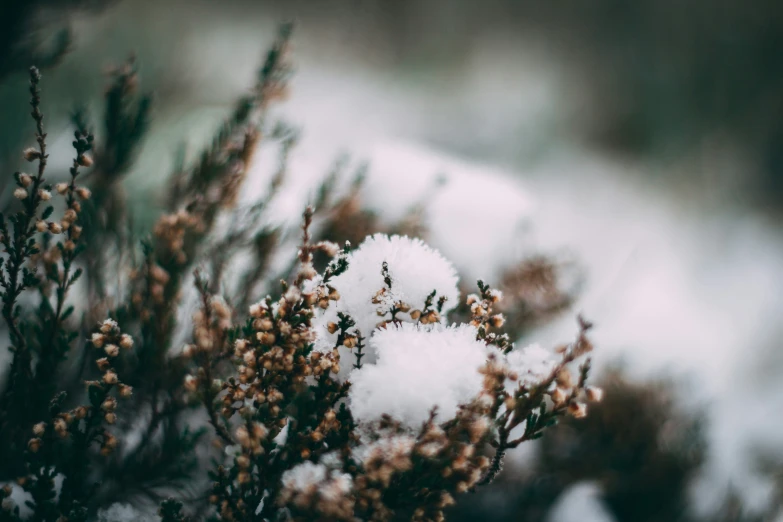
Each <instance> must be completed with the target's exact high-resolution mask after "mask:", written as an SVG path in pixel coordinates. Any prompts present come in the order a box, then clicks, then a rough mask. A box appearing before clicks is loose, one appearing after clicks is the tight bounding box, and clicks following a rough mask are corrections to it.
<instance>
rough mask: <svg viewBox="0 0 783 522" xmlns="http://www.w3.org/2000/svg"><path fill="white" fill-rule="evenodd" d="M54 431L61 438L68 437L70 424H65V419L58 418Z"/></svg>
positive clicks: (55, 421)
mask: <svg viewBox="0 0 783 522" xmlns="http://www.w3.org/2000/svg"><path fill="white" fill-rule="evenodd" d="M54 431H55V433H57V435H58V436H59V437H61V438H65V436H66V435H68V423H66V422H65V419H63V418H62V417H58V418H56V419H55V420H54Z"/></svg>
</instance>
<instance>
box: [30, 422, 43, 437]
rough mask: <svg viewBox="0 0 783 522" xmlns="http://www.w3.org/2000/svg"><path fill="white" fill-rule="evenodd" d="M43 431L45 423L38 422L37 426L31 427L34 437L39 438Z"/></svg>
mask: <svg viewBox="0 0 783 522" xmlns="http://www.w3.org/2000/svg"><path fill="white" fill-rule="evenodd" d="M45 431H46V423H45V422H39V423H38V424H36V425H35V426H33V435H35V436H36V437H41V436H42V435H43V434H44V432H45Z"/></svg>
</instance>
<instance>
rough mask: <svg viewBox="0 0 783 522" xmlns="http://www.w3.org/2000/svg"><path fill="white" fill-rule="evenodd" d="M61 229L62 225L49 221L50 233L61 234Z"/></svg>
mask: <svg viewBox="0 0 783 522" xmlns="http://www.w3.org/2000/svg"><path fill="white" fill-rule="evenodd" d="M62 231H63V227H61V226H60V224H59V223H55V222H51V223H49V232H51V233H52V234H61V233H62Z"/></svg>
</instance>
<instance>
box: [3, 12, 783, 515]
mask: <svg viewBox="0 0 783 522" xmlns="http://www.w3.org/2000/svg"><path fill="white" fill-rule="evenodd" d="M282 20H294V21H295V22H296V25H297V26H296V35H295V39H294V44H295V46H294V51H295V59H294V60H295V63H296V66H297V73H296V76H295V78H294V80H293V89H292V93H291V97H290V99H289V101H287V102H286V104H285V105H284V106H283V107H282V109H281V110H280V114H279V117H281V118H284V119H285V121H287V122H288V123H289V124H291V125H294V126H296V127H297V128H300V129H301V131H300V137H299V140H298V143H297V146H296V148H295V149H294V150H293V151H292V152H291V157H290V163H289V167H288V169H289V177H288V179H287V180H286V182H285V187H284V190H282V191H281V194H280V196H279V197H278V198H277V199H276V201H275V205H276V206H275V209H276V216H277V219H279V220H280V221H281V222H285V221H287V220H295V219H298V216H299V215H300V213H301V209H302V207H303V206H304V204H305V203H306V202H307V200H308V197H309V195H310V194H311V192H312V189H313V187H314V186H315V185H316V184H317V183H318V181H319V180H320V179H322V178H323V177H324V176H325V175H327V174H328V172H329V169H330V166H331V165H333V163H334V161H335V160H336V159H337V158H338V157H340V155H344V154H348V156H346V157H348V158H350V159H348V160H346V161H349V162H351V163H352V164H355V165H362V164H364V163H366V164H367V165H369V169H368V171H367V177H366V180H365V183H364V185H363V188H362V200H363V202H364V204H365V205H367V206H368V208H370V209H372V211H373V212H375V213H376V214H377V216H378V219H380V220H381V221H384V220H385V221H386V222H395V221H397V220H400V219H402V218H403V217H405V216H406V215H408V214H409V211H410V209H411V208H414V209H416V210H417V212H418V215H419V217H420V219H421V222H422V225H423V229H424V232H423V235H425V237H426V239H427V240H428V241H429V242H430V243H431V244H433V245H434V246H436V247H437V248H439V249H441V250H442V251H443V252H444V254H445V255H446V256H447V257H449V258H451V259H452V260H453V261H454V262H455V264H456V265H457V266H458V268H459V269H460V271H461V273H462V274H464V275H465V277H466V279H467V280H466V281H464V283H465V285H466V286H469V285H470V284H471V283H472V280H473V279H476V278H479V277H481V278H485V279H486V280H489V281H491V282H493V283H494V284H500V283H504V284H506V286H509V285H510V287H512V288H513V282H514V277H515V274H516V275H517V276H519V272H518V271H517V272H515V267H517V268H519V267H521V268H519V270H523V269H527V270H533V269H536V268H537V267H538V268H540V267H541V266H542V265H544V264H539V265H536V264H535V262H534V261H535V260H536V259H549V260H554V263H555V264H556V265H557V267H558V274H559V275H558V277H559V279H558V281H559V285H560V291H562V293H563V295H566V296H567V298H564V299H561V300H560V301H559V305H558V306H555V307H552V310H549V312H551V313H548V314H546V318H545V319H546V320H543V319H542V320H537V321H535V322H534V323H531V325H530V327H526V328H525V329H524V330H520V332H519V335H518V336H519V342H520V343H522V344H526V343H529V342H539V343H541V344H542V345H545V346H547V345H553V344H554V343H557V342H562V341H563V340H567V339H569V338H570V336H571V335H572V334H573V332H574V331H575V330H576V322H575V320H574V318H575V315H576V313H578V312H581V313H583V314H584V315H585V316H586V317H588V318H589V319H591V320H592V321H594V322H595V323H596V325H597V326H596V330H595V342H596V344H597V345H598V352H597V354H596V359H597V361H596V363H597V364H596V367H597V370H596V377H597V379H598V380H600V381H602V382H603V383H604V385H605V387H606V389H607V398H606V400H605V402H604V403H602V404H601V405H600V406H597V407H596V408H595V411H594V412H593V413H592V414H591V415H590V416H589V417H588V418H587V420H585V421H584V422H577V421H572V422H567V423H565V424H563V425H562V426H560V427H558V428H556V429H555V430H554V431H553V432H552V433H551V434H550V436H547V437H545V438H544V439H543V441H542V442H541V443H540V444H538V445H531V446H530V447H528V448H525V449H521V450H520V451H519V452H518V453H517V454H515V455H512V459H511V460H512V462H510V463H509V464H508V465H507V467H506V469H505V470H504V473H503V474H502V475H501V477H500V479H499V480H498V482H497V483H496V484H494V485H493V486H492V487H491V488H488V489H487V490H486V491H484V492H481V493H477V494H471V495H468V496H467V497H466V498H465V499H463V500H462V501H461V503H460V504H459V505H458V506H457V508H456V509H455V510H454V512H453V513H452V514H451V516H452V519H453V520H476V519H481V518H484V519H489V520H522V521H539V520H540V521H544V520H546V521H553V522H559V521H563V522H570V521H583V522H593V521H595V522H598V521H601V522H603V521H617V522H638V521H651V522H652V521H680V520H681V521H686V520H688V521H691V520H693V521H702V520H703V521H706V520H710V521H713V520H714V521H730V520H731V521H746V520H747V521H751V520H753V521H775V520H783V515H781V513H780V512H779V501H780V499H781V498H783V497H781V495H782V494H783V481H781V478H782V477H783V445H781V443H780V441H781V436H780V433H781V428H783V420H781V419H783V380H781V379H780V376H781V375H783V353H782V352H781V347H780V342H779V339H781V337H782V335H781V334H783V326H781V322H780V320H779V318H780V317H781V314H783V271H782V270H781V267H783V229H782V228H781V227H780V226H779V223H780V220H781V213H782V212H783V60H782V59H781V56H783V4H781V3H780V2H774V1H772V0H756V1H754V2H746V1H743V0H634V1H630V0H593V1H591V2H582V1H579V0H564V1H561V2H547V1H543V0H528V1H525V2H521V1H514V0H504V1H501V0H487V1H484V2H471V1H469V0H427V1H425V2H422V1H418V2H417V1H413V0H397V1H394V2H384V1H381V0H364V1H359V0H352V1H349V0H344V1H337V0H323V1H320V2H307V1H305V0H286V1H285V2H283V1H266V0H252V1H251V0H245V1H241V0H221V1H220V2H217V1H207V0H155V1H153V0H133V1H131V0H125V1H101V0H84V1H79V0H36V1H32V0H29V1H26V2H3V5H2V6H1V7H0V115H2V119H0V164H1V165H3V168H4V170H5V171H6V172H7V173H8V178H9V180H10V175H11V173H12V172H13V171H14V170H17V169H19V168H21V158H20V157H19V150H20V149H21V148H22V147H23V146H26V145H28V144H29V142H30V141H31V140H32V128H31V126H30V125H29V122H28V119H29V115H28V108H27V91H26V87H25V85H26V81H27V75H26V70H27V68H28V67H29V65H31V64H33V63H35V64H37V65H39V66H40V67H42V69H43V71H44V78H45V80H44V82H45V83H44V84H43V89H44V103H45V105H44V109H45V110H46V115H47V118H48V122H47V123H48V125H49V129H50V130H49V134H50V140H52V142H53V146H52V149H53V150H52V156H53V160H54V161H55V163H54V165H53V167H54V168H55V170H56V169H58V168H59V169H60V170H61V171H62V172H64V171H65V169H66V168H67V164H66V163H65V161H66V160H65V159H66V158H68V157H69V154H68V153H67V149H68V147H69V142H70V131H69V120H70V116H71V114H72V113H73V111H74V110H75V108H77V107H80V108H82V109H85V110H86V111H87V112H88V113H92V114H93V115H98V116H99V115H100V114H101V107H102V106H103V95H104V88H105V85H106V78H105V76H104V74H103V71H105V70H106V68H107V67H108V66H111V65H116V64H120V63H122V62H123V61H125V60H126V59H127V58H128V57H129V56H131V55H132V56H134V57H135V60H136V63H137V64H138V67H139V71H140V76H139V78H140V83H141V86H140V89H142V90H143V91H145V92H147V91H148V92H150V93H151V94H152V96H153V109H152V113H151V114H152V115H151V123H150V126H149V128H148V131H147V133H146V135H145V137H144V140H143V142H142V143H141V146H140V150H139V154H138V157H137V158H136V161H135V162H133V163H132V165H131V166H129V167H128V173H127V174H126V176H125V178H124V188H125V191H126V193H127V196H128V198H129V201H130V202H131V207H132V208H133V214H134V216H135V219H136V221H137V222H138V225H139V227H146V226H148V225H149V223H151V222H153V221H154V219H155V218H156V217H157V215H158V212H159V210H160V209H161V208H162V207H163V204H164V201H163V198H162V197H161V195H160V188H161V187H162V186H163V184H164V183H165V180H166V178H167V176H168V175H169V173H171V172H172V171H173V170H174V169H175V166H176V163H177V161H178V159H177V158H178V155H179V154H180V151H184V152H183V153H184V155H185V157H186V158H187V159H192V158H193V157H194V154H195V151H198V149H199V147H200V146H201V145H203V144H204V143H205V142H206V141H207V140H208V139H209V138H210V137H211V136H212V134H213V132H214V130H215V128H216V127H217V125H218V124H219V122H220V121H221V119H222V118H224V117H225V116H226V114H227V113H228V111H229V110H230V108H231V106H232V103H233V101H234V100H235V99H236V97H237V96H239V95H241V94H242V93H243V92H245V91H246V89H247V88H248V86H250V85H252V82H253V78H254V74H255V71H256V69H257V67H258V64H259V61H260V59H261V57H262V53H263V50H264V49H265V46H266V45H268V43H269V42H270V41H271V39H272V38H273V35H274V30H275V27H276V26H277V24H278V23H279V22H280V21H282ZM20 129H24V130H22V131H20ZM63 151H66V152H64V153H60V152H63ZM56 158H60V161H62V163H61V164H58V163H57V162H56V161H57V160H56ZM276 161H277V158H276V156H274V155H272V154H268V155H265V154H263V153H262V154H260V155H259V159H258V161H257V163H258V165H256V167H255V170H254V174H255V175H254V176H252V177H251V179H249V180H248V184H247V185H246V186H245V189H244V193H243V195H242V198H244V199H247V200H248V201H249V200H252V199H253V198H254V196H256V195H257V194H256V192H254V191H257V190H260V188H259V187H262V186H264V184H265V182H266V180H268V178H269V175H270V171H271V170H273V166H274V165H275V162H276ZM9 187H10V184H6V185H5V188H4V189H2V193H1V194H0V198H2V201H3V202H7V201H8V200H9V199H10V191H11V190H12V189H10V190H9ZM3 204H5V203H3ZM520 263H521V264H520ZM545 275H546V274H544V276H545ZM520 277H521V276H520ZM522 279H524V280H525V281H528V280H529V279H525V278H524V277H522V278H521V279H520V280H522ZM534 290H535V289H534ZM539 290H540V288H539ZM522 291H525V290H524V289H521V290H520V292H522ZM550 297H551V296H550ZM555 309H556V310H555ZM555 312H556V313H555Z"/></svg>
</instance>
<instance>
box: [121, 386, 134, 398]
mask: <svg viewBox="0 0 783 522" xmlns="http://www.w3.org/2000/svg"><path fill="white" fill-rule="evenodd" d="M118 388H119V392H120V397H122V398H123V399H129V398H130V397H131V396H132V395H133V387H132V386H128V385H127V384H120V385H119V387H118Z"/></svg>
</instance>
